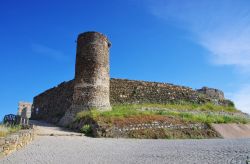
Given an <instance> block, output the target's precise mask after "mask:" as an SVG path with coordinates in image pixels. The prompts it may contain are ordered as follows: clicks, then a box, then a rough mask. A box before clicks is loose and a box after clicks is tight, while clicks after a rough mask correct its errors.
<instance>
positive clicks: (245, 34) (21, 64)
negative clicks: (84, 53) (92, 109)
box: [0, 0, 250, 118]
mask: <svg viewBox="0 0 250 164" xmlns="http://www.w3.org/2000/svg"><path fill="white" fill-rule="evenodd" d="M187 2H189V3H187ZM0 12H1V14H0V36H1V37H0V50H1V56H0V57H1V64H0V74H1V76H0V81H1V85H0V100H1V109H0V118H2V117H3V115H5V114H8V113H16V111H17V103H18V101H20V100H22V101H30V102H31V101H32V99H33V97H34V96H35V95H37V94H39V93H41V92H43V91H44V90H46V89H49V88H51V87H53V86H56V85H57V84H59V83H60V82H63V81H68V80H71V79H73V76H74V64H75V51H76V43H75V40H76V38H77V35H78V34H79V33H81V32H85V31H99V32H102V33H104V34H106V35H107V36H108V37H109V39H110V41H111V42H112V47H111V52H110V59H111V77H116V78H128V79H138V80H148V81H159V82H168V83H174V84H179V85H185V86H190V87H192V88H201V87H202V86H209V87H215V88H219V89H222V90H223V91H224V92H225V94H226V96H227V97H228V98H231V99H233V100H234V101H235V102H236V104H237V106H238V107H239V108H241V109H242V110H243V111H248V112H250V110H249V106H250V103H249V102H250V76H249V74H250V46H249V43H250V1H248V0H239V1H234V0H221V1H220V2H217V1H216V0H211V1H210V0H207V1H205V0H190V1H184V0H179V1H177V0H165V1H164V0H158V1H153V0H145V1H140V0H124V1H117V0H108V1H101V0H99V1H98V0H70V1H66V0H60V1H59V0H53V1H52V0H36V1H34V0H22V1H20V0H8V1H1V2H0Z"/></svg>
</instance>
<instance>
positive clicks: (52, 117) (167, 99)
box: [32, 79, 226, 123]
mask: <svg viewBox="0 0 250 164" xmlns="http://www.w3.org/2000/svg"><path fill="white" fill-rule="evenodd" d="M73 92H74V80H71V81H68V82H63V83H61V84H60V85H58V86H57V87H54V88H52V89H49V90H47V91H45V92H44V93H42V94H40V95H38V96H36V97H35V98H34V101H33V109H32V118H33V119H43V120H47V121H50V122H53V123H57V122H58V121H59V120H60V119H61V118H62V117H63V116H64V115H65V113H66V112H68V110H69V109H70V108H71V105H72V104H73ZM204 96H205V97H204ZM183 101H185V102H192V103H201V104H202V103H206V102H213V100H212V99H210V98H209V97H208V96H206V95H203V96H200V93H199V92H197V91H195V90H193V89H192V88H189V87H183V86H177V85H172V84H167V83H157V82H146V81H135V80H126V79H111V80H110V102H111V105H115V104H131V103H141V104H142V103H162V104H164V103H179V102H183ZM220 102H221V104H219V105H223V103H224V100H221V101H220ZM225 102H226V100H225ZM37 109H38V111H37Z"/></svg>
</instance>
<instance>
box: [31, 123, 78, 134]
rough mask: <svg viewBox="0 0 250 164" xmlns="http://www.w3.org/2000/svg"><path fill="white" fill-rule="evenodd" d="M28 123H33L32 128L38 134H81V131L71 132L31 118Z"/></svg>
mask: <svg viewBox="0 0 250 164" xmlns="http://www.w3.org/2000/svg"><path fill="white" fill-rule="evenodd" d="M30 123H31V124H33V125H35V126H34V128H35V130H36V134H37V135H38V136H83V134H81V133H76V132H72V131H69V130H67V129H65V128H61V127H58V126H55V125H53V124H49V123H46V122H42V121H34V120H32V121H30Z"/></svg>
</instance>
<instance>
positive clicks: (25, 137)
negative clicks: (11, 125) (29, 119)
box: [0, 129, 35, 157]
mask: <svg viewBox="0 0 250 164" xmlns="http://www.w3.org/2000/svg"><path fill="white" fill-rule="evenodd" d="M34 135H35V132H34V129H28V130H20V131H18V132H17V133H13V134H11V135H9V136H7V137H2V138H0V157H4V156H6V155H8V154H10V153H12V152H14V151H16V150H19V149H21V148H22V147H24V146H25V145H27V144H28V143H29V142H31V141H32V140H33V139H34Z"/></svg>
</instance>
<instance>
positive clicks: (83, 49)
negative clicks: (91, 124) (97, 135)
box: [73, 32, 111, 111]
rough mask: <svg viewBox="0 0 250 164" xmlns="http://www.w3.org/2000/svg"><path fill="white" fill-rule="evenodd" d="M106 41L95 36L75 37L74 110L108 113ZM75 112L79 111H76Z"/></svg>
mask: <svg viewBox="0 0 250 164" xmlns="http://www.w3.org/2000/svg"><path fill="white" fill-rule="evenodd" d="M110 46H111V44H110V42H109V40H108V39H107V37H106V36H105V35H103V34H101V33H98V32H85V33H82V34H79V35H78V38H77V51H76V65H75V84H74V94H73V108H77V109H79V110H86V109H93V108H96V109H98V110H109V109H111V107H110V101H109V83H110V75H109V69H110V66H109V47H110ZM79 110H78V111H79Z"/></svg>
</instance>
